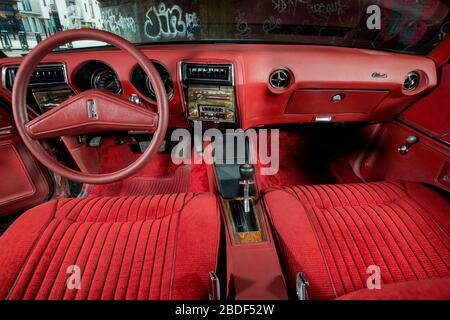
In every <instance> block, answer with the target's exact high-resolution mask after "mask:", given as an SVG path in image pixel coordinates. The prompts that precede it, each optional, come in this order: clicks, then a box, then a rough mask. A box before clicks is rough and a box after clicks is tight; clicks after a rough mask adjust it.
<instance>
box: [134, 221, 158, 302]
mask: <svg viewBox="0 0 450 320" xmlns="http://www.w3.org/2000/svg"><path fill="white" fill-rule="evenodd" d="M145 221H149V223H150V226H149V231H148V234H147V241H146V242H145V248H144V255H143V258H142V265H141V269H140V272H139V282H138V287H137V291H136V300H137V299H138V298H139V291H140V289H141V282H142V273H143V271H144V265H145V258H146V257H147V248H148V242H149V241H150V235H151V234H152V230H153V225H154V224H155V220H145Z"/></svg>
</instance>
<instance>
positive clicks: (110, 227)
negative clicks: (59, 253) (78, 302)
mask: <svg viewBox="0 0 450 320" xmlns="http://www.w3.org/2000/svg"><path fill="white" fill-rule="evenodd" d="M108 224H109V228H108V230H107V232H106V234H105V237H104V239H103V241H102V245H101V246H100V254H99V255H98V257H97V261H94V262H93V263H95V267H94V268H93V270H94V272H93V274H92V277H91V279H90V280H91V281H89V282H88V283H89V287H88V290H87V291H86V296H87V297H89V294H90V292H91V286H92V280H93V279H94V278H95V273H96V271H97V267H98V263H99V261H100V256H102V251H103V249H104V248H105V242H106V240H107V239H108V236H109V233H110V232H111V229H112V227H113V225H114V223H112V222H108ZM103 225H104V224H103ZM120 228H121V226H120V227H119V231H118V232H117V235H118V234H119V233H120ZM100 229H101V228H99V232H100ZM94 245H95V242H94V243H92V245H91V247H90V248H89V250H90V251H89V254H88V255H87V256H86V264H85V268H86V270H87V266H88V263H89V260H90V259H89V258H91V257H92V255H91V252H92V248H93V247H94ZM79 294H80V291H77V292H76V293H75V299H77V297H78V295H79Z"/></svg>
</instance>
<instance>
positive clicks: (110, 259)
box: [88, 222, 131, 299]
mask: <svg viewBox="0 0 450 320" xmlns="http://www.w3.org/2000/svg"><path fill="white" fill-rule="evenodd" d="M117 223H118V224H120V225H119V230H118V231H117V233H116V235H115V239H114V245H113V247H112V249H111V254H110V255H109V262H108V266H107V267H106V268H105V269H104V271H105V275H104V277H103V282H102V287H101V290H100V294H99V295H98V298H97V299H101V298H102V295H103V291H104V289H105V285H106V279H107V278H108V274H109V271H110V268H111V261H112V258H113V256H114V251H116V246H117V240H118V239H119V237H120V233H121V232H122V229H123V227H124V226H125V225H126V223H123V222H112V225H115V224H117ZM130 230H131V227H130ZM129 236H130V231H128V235H127V240H126V241H128V237H129ZM107 239H108V237H105V241H104V242H103V246H102V247H101V249H100V255H99V257H100V256H101V257H105V256H106V255H104V254H103V252H104V250H105V243H106V240H107ZM125 243H126V242H125ZM122 257H123V255H122ZM122 261H123V259H122ZM99 262H100V259H98V260H97V264H96V266H95V269H94V270H95V271H94V275H93V276H92V279H91V282H92V281H93V280H94V279H95V276H96V275H97V270H98V264H99ZM115 284H116V286H117V282H116V283H115ZM90 293H91V292H90V291H89V294H88V297H89V295H90Z"/></svg>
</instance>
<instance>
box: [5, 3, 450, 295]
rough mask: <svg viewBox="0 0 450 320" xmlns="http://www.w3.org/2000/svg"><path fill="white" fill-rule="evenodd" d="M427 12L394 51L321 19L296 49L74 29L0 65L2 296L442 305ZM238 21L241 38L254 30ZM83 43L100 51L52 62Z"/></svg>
mask: <svg viewBox="0 0 450 320" xmlns="http://www.w3.org/2000/svg"><path fill="white" fill-rule="evenodd" d="M275 2H276V1H273V2H272V3H271V1H268V2H267V5H268V6H272V5H273V4H274V3H275ZM313 2H317V1H313ZM325 2H327V3H330V2H331V1H325ZM362 2H364V1H362ZM382 2H383V1H382ZM431 2H433V1H428V3H431ZM434 2H436V3H438V8H437V9H436V10H435V11H433V10H434V9H433V10H432V9H430V8H431V4H429V6H428V7H426V8H425V7H424V9H423V10H428V11H429V12H428V13H427V14H425V15H426V17H425V18H423V19H424V21H430V20H433V21H434V24H433V25H432V26H431V27H430V28H429V29H427V31H426V32H424V33H423V34H421V36H420V37H419V36H418V37H419V39H418V40H417V39H416V40H417V42H416V45H415V46H414V45H410V46H408V47H407V48H406V49H404V50H402V49H399V47H396V46H394V44H392V43H395V45H398V41H397V40H395V39H394V40H389V41H391V42H388V41H385V42H383V43H382V44H380V45H379V44H378V42H376V41H373V42H371V44H370V45H367V46H366V45H365V44H363V41H362V40H361V39H363V38H358V37H362V36H361V34H360V33H352V32H351V31H349V30H350V29H351V28H349V29H348V30H347V29H345V28H340V29H339V30H337V31H336V30H335V29H334V27H333V28H332V27H330V26H331V25H332V23H331V22H330V24H329V25H328V26H329V28H328V29H329V30H328V29H326V30H324V29H322V31H321V32H319V34H315V31H314V30H316V29H314V28H312V27H311V28H306V27H302V28H301V32H300V31H299V30H297V29H296V30H297V31H296V32H297V34H301V35H302V37H303V36H304V37H306V38H307V39H308V40H307V41H306V40H305V41H304V42H301V43H285V42H282V41H278V42H277V41H256V40H253V39H251V41H250V40H249V39H247V40H248V41H247V40H244V41H238V40H237V39H236V38H234V39H232V40H231V41H220V39H214V40H208V41H193V40H191V39H188V40H186V41H172V42H171V41H167V42H164V41H160V42H159V41H156V42H147V43H138V42H137V41H133V40H130V39H129V37H128V38H127V37H125V36H124V35H123V34H121V33H120V32H114V31H113V30H110V29H107V28H104V30H100V29H99V28H96V29H94V28H74V29H70V30H65V31H59V32H56V33H54V34H53V35H51V36H49V37H47V38H46V39H45V40H42V41H41V42H40V43H39V44H37V45H36V46H35V47H34V48H32V49H31V50H30V51H28V52H27V53H26V54H23V55H20V56H4V57H1V58H0V69H1V77H2V79H1V80H2V81H1V86H0V150H1V151H0V182H1V183H0V234H1V235H0V299H2V300H3V299H8V300H9V299H11V300H29V299H37V300H226V301H233V300H331V299H340V300H366V299H370V300H371V299H396V300H398V299H400V300H403V299H405V300H422V299H444V300H448V299H450V238H449V234H450V197H449V192H450V64H449V62H450V38H449V37H441V38H439V41H435V37H436V36H439V34H440V32H441V29H439V28H440V26H441V25H443V24H444V23H445V21H447V24H448V21H450V20H449V17H450V15H449V6H448V3H446V2H445V1H434ZM434 2H433V3H434ZM167 3H171V2H170V1H168V2H167ZM223 5H225V4H223ZM166 6H167V8H168V7H169V6H170V5H166ZM205 6H206V4H205ZM299 6H300V4H299ZM385 7H388V5H387V4H386V5H385ZM406 7H407V6H406ZM164 8H166V7H164ZM174 8H175V7H172V9H173V10H172V11H171V12H172V14H174V12H175V9H176V8H175V9H174ZM178 8H180V7H179V6H178ZM305 8H306V7H305ZM307 8H312V9H311V10H313V9H314V8H316V7H307ZM208 9H209V10H210V11H212V10H213V9H212V8H210V7H208ZM278 9H280V8H278ZM297 9H298V8H297ZM186 10H187V9H186ZM221 10H222V9H221ZM255 10H256V11H258V10H263V9H261V8H259V7H258V8H257V9H255ZM286 10H287V9H286ZM298 10H300V9H298ZM305 10H306V9H305ZM399 10H400V9H399ZM402 10H403V11H402ZM402 10H400V11H399V12H409V11H408V10H409V9H408V8H402ZM145 11H146V10H143V12H142V14H145ZM250 12H251V8H250V9H249V11H247V15H246V16H245V18H246V19H248V24H244V25H243V26H242V25H241V27H242V28H245V26H247V27H248V28H250V27H252V28H253V30H255V29H256V27H255V26H259V28H264V26H262V27H261V25H262V23H260V22H258V21H254V20H258V19H257V18H255V19H253V18H252V17H251V15H250ZM355 12H357V13H358V15H359V18H360V19H359V20H358V19H357V21H356V22H352V23H353V24H358V25H360V24H361V23H362V24H363V25H365V20H364V19H365V17H366V16H367V13H366V11H365V7H364V8H363V10H360V11H358V10H356V9H355ZM203 13H204V12H203ZM169 14H170V13H169ZM283 14H286V15H287V13H280V17H285V16H284V15H283ZM199 15H200V16H201V12H200V13H199ZM282 15H283V16H282ZM213 16H214V15H213V14H212V13H210V15H209V16H207V18H208V19H209V20H207V19H206V18H205V19H203V20H202V23H203V24H202V28H205V27H206V26H208V23H211V24H210V28H213V25H214V23H216V22H214V21H215V20H214V19H213ZM234 16H236V17H234ZM158 17H160V16H158ZM181 17H184V16H181ZM186 17H187V15H186ZM214 17H215V16H214ZM243 17H244V16H241V15H239V14H237V15H235V14H233V17H232V18H231V21H232V23H233V26H234V24H235V22H236V21H238V20H239V19H241V18H243ZM186 19H187V18H186ZM169 20H170V19H169ZM169 20H167V21H169ZM133 21H134V20H133ZM136 21H138V19H136ZM170 21H171V20H170ZM203 21H204V22H203ZM383 21H384V20H383ZM167 23H169V22H167ZM217 23H218V24H219V22H217ZM346 23H347V22H346ZM146 25H147V24H146ZM238 25H239V24H238ZM214 26H215V25H214ZM436 26H437V27H436ZM353 27H354V26H353ZM242 28H241V29H238V30H237V31H238V32H244V31H245V30H243V29H242ZM286 28H287V27H286ZM447 28H448V26H447ZM281 29H283V27H280V30H281ZM312 29H314V30H312ZM344 29H345V30H344ZM276 30H278V29H276ZM283 30H284V29H283ZM311 30H312V31H311ZM333 30H334V31H333ZM343 30H344V31H345V34H342V32H344V31H343ZM352 30H353V29H352ZM116 31H117V30H116ZM166 31H167V30H166ZM284 31H286V30H284ZM338 31H339V32H338ZM137 32H139V29H138V31H136V33H137ZM149 32H150V31H149ZM149 32H147V30H145V34H146V35H147V36H149V37H150V34H148V33H149ZM161 32H162V33H164V32H165V31H164V32H163V31H161ZM289 32H290V33H289V34H290V35H291V34H293V32H294V31H293V29H292V28H290V29H289ZM308 32H309V33H310V34H307V33H308ZM327 32H328V33H329V34H328V33H327ZM347 32H348V33H347ZM169 33H170V30H169V31H167V34H169ZM280 33H281V31H280ZM322 33H324V34H325V35H323V34H322ZM142 34H144V33H143V32H142ZM283 34H284V35H287V34H288V33H287V31H286V32H285V33H283ZM313 38H320V41H321V42H315V40H313ZM163 39H164V38H163ZM277 39H278V38H277ZM302 39H303V38H302ZM332 39H334V40H332ZM364 39H365V38H364ZM377 39H378V38H377ZM416 40H414V41H416ZM77 41H98V42H102V43H107V44H108V45H107V46H95V47H84V48H70V49H64V50H62V49H61V48H63V47H64V45H65V44H66V43H75V42H77ZM302 41H303V40H302ZM332 41H334V42H332ZM396 41H397V42H396ZM378 45H379V46H378ZM388 45H390V46H391V47H389V46H388ZM384 46H385V47H384ZM55 48H60V49H59V50H54V49H55ZM180 129H182V130H183V131H182V132H188V133H190V134H191V135H190V137H189V139H188V141H185V142H187V145H188V146H189V148H188V152H183V153H182V154H181V155H179V157H180V158H183V159H184V160H191V161H185V162H183V163H176V162H174V154H175V153H177V144H178V142H179V141H178V140H174V139H173V137H174V136H177V133H178V132H181V131H179V130H180ZM207 130H213V131H210V132H215V133H217V134H218V133H220V134H222V138H221V139H215V138H211V137H209V138H208V137H207V138H205V137H204V136H203V134H205V132H206V131H207ZM250 131H251V132H253V133H255V134H254V135H253V136H251V137H250V136H249V135H248V134H247V133H248V132H250ZM273 132H275V133H276V135H271V134H270V133H273ZM266 133H269V137H267V136H264V134H266ZM275 139H276V141H275ZM238 140H241V141H244V146H245V148H244V152H243V153H242V152H241V153H239V152H231V151H229V150H227V151H226V152H224V153H223V154H219V153H218V152H215V153H214V152H212V150H213V149H214V148H215V147H217V148H218V147H219V145H222V144H225V143H226V142H228V141H238ZM264 143H266V145H267V143H268V145H269V146H270V147H269V148H268V149H267V150H266V151H267V155H268V156H269V155H270V157H269V158H271V160H272V162H270V163H269V162H268V161H264V159H261V158H260V157H254V155H255V154H257V153H258V150H259V151H260V148H261V146H262V145H263V144H264ZM198 157H200V158H203V159H209V161H195V158H198ZM254 158H256V161H250V159H254ZM266 160H267V159H266ZM274 161H276V163H277V164H278V168H277V170H276V172H272V173H271V174H264V172H265V169H269V167H270V166H271V165H272V164H273V163H274ZM266 171H267V170H266ZM74 266H76V267H77V268H78V270H79V272H80V273H81V280H80V281H81V282H80V284H81V286H79V287H77V288H75V289H73V288H71V287H70V286H69V284H68V278H69V277H70V276H71V275H72V274H73V267H74ZM373 274H376V275H378V274H379V281H380V282H381V285H380V286H381V287H377V288H375V289H374V288H372V287H370V285H369V284H371V283H372V282H371V279H373V278H371V276H373ZM374 283H376V281H375V282H374Z"/></svg>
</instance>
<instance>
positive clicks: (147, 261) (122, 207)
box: [0, 193, 220, 299]
mask: <svg viewBox="0 0 450 320" xmlns="http://www.w3.org/2000/svg"><path fill="white" fill-rule="evenodd" d="M219 223H220V220H219V209H218V205H217V200H216V198H215V196H214V195H212V194H207V193H205V194H187V193H186V194H171V195H154V196H136V197H110V198H91V199H64V200H59V201H52V202H48V203H46V204H44V205H41V206H38V207H36V208H33V209H31V210H29V211H28V212H26V213H25V214H23V215H22V216H21V217H20V218H19V219H18V220H17V221H16V222H15V223H14V224H13V225H12V226H11V227H10V228H9V229H8V230H7V231H6V233H5V234H4V235H3V236H2V237H1V238H0V270H1V271H0V298H1V299H208V293H209V272H210V271H214V270H215V269H216V264H217V252H218V244H219V227H220V226H219ZM74 265H75V266H78V267H79V269H80V273H81V278H80V287H79V288H78V289H71V288H68V286H67V285H66V282H67V279H68V278H69V276H70V274H69V273H67V272H68V267H69V266H74Z"/></svg>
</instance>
